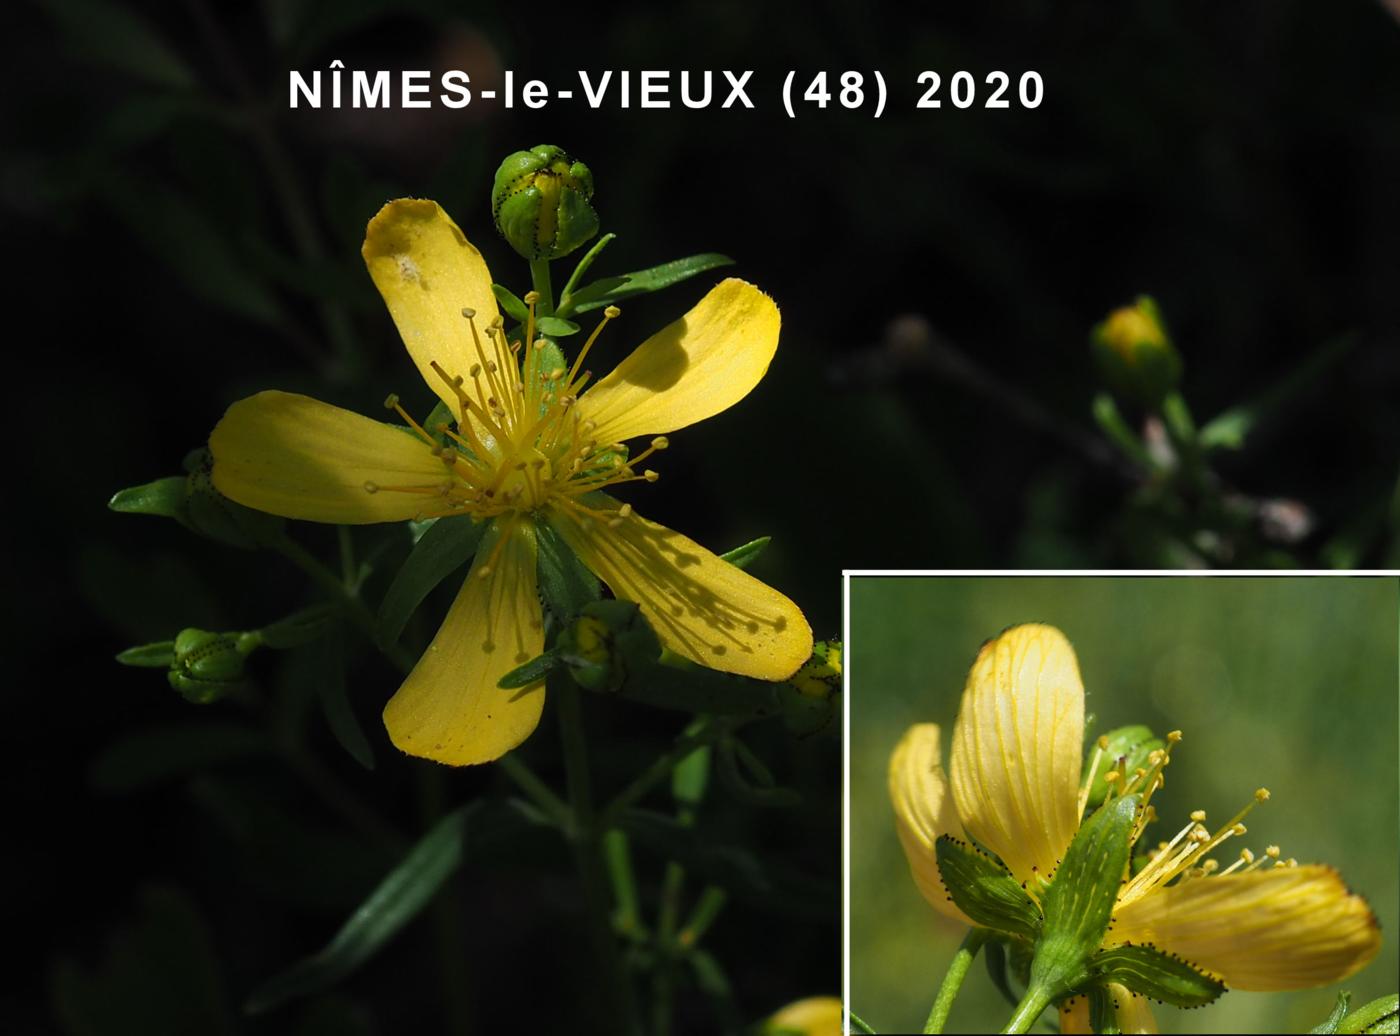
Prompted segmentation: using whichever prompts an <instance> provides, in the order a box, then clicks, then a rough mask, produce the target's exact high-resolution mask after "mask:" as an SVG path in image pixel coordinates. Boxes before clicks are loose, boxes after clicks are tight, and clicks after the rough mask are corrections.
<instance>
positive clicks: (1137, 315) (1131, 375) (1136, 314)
mask: <svg viewBox="0 0 1400 1036" xmlns="http://www.w3.org/2000/svg"><path fill="white" fill-rule="evenodd" d="M1090 343H1091V344H1092V347H1093V350H1094V358H1095V360H1096V361H1097V363H1098V366H1099V372H1100V374H1101V375H1102V376H1103V379H1104V381H1105V382H1106V383H1107V385H1108V387H1109V388H1110V389H1112V390H1113V392H1115V393H1116V394H1118V395H1120V396H1123V397H1124V398H1127V399H1131V400H1133V401H1135V402H1138V403H1141V404H1142V405H1144V406H1147V407H1150V408H1152V409H1156V408H1158V407H1160V406H1161V405H1162V400H1163V398H1165V397H1166V395H1167V393H1169V392H1171V391H1172V390H1173V389H1175V388H1176V386H1177V383H1178V382H1179V381H1180V380H1181V357H1180V356H1179V355H1178V354H1177V351H1176V347H1175V346H1173V345H1172V342H1171V339H1170V338H1169V337H1168V336H1167V329H1166V327H1165V326H1163V324H1162V314H1161V311H1160V310H1159V309H1158V308H1157V303H1156V302H1155V301H1153V300H1152V298H1151V297H1150V296H1148V295H1139V296H1138V299H1137V302H1135V303H1134V304H1133V305H1131V306H1124V307H1123V308H1122V309H1116V310H1114V311H1113V312H1112V313H1110V314H1109V315H1108V319H1106V320H1105V321H1104V322H1103V323H1101V324H1099V325H1098V326H1097V327H1095V328H1094V330H1093V332H1092V333H1091V335H1090Z"/></svg>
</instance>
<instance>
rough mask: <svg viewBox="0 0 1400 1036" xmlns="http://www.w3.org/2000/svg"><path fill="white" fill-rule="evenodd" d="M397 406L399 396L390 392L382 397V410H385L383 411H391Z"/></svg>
mask: <svg viewBox="0 0 1400 1036" xmlns="http://www.w3.org/2000/svg"><path fill="white" fill-rule="evenodd" d="M398 405H399V394H398V393H397V392H390V393H389V394H388V395H387V396H385V397H384V409H385V410H393V409H394V408H395V407H397V406H398Z"/></svg>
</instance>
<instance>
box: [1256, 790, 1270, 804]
mask: <svg viewBox="0 0 1400 1036" xmlns="http://www.w3.org/2000/svg"><path fill="white" fill-rule="evenodd" d="M1254 798H1255V800H1256V801H1258V802H1268V801H1269V789H1268V788H1259V789H1257V790H1256V791H1255V792H1254Z"/></svg>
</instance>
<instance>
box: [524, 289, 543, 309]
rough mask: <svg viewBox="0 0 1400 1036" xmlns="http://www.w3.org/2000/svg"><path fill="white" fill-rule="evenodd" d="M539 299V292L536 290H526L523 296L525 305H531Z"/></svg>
mask: <svg viewBox="0 0 1400 1036" xmlns="http://www.w3.org/2000/svg"><path fill="white" fill-rule="evenodd" d="M539 300H540V293H539V292H537V291H527V292H526V293H525V297H524V301H525V305H527V306H533V305H534V304H535V303H536V302H538V301H539Z"/></svg>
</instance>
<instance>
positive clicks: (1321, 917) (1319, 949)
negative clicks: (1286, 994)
mask: <svg viewBox="0 0 1400 1036" xmlns="http://www.w3.org/2000/svg"><path fill="white" fill-rule="evenodd" d="M1126 942H1133V943H1138V944H1142V943H1151V944H1153V945H1155V946H1156V947H1157V948H1158V949H1161V950H1165V951H1167V952H1170V953H1174V954H1176V955H1177V956H1179V957H1183V958H1185V959H1186V960H1188V961H1190V962H1191V963H1192V964H1194V965H1196V966H1197V967H1200V968H1204V969H1205V970H1206V971H1209V972H1212V973H1214V974H1215V975H1217V976H1219V977H1220V979H1221V980H1222V981H1223V982H1224V983H1225V984H1226V985H1227V986H1229V987H1230V988H1231V989H1245V990H1253V991H1258V992H1269V991H1276V990H1283V989H1306V988H1308V987H1311V986H1321V985H1327V984H1328V983H1331V982H1340V981H1341V980H1342V979H1344V978H1347V977H1349V976H1351V975H1354V974H1356V972H1358V971H1360V970H1361V969H1362V968H1363V967H1365V966H1366V965H1367V964H1368V963H1370V961H1371V959H1372V958H1374V957H1375V955H1376V954H1377V953H1378V952H1380V948H1381V931H1380V924H1379V922H1378V921H1377V920H1376V916H1375V914H1374V913H1372V911H1371V908H1370V906H1368V905H1367V903H1366V901H1365V900H1364V899H1362V898H1361V897H1360V896H1358V895H1356V894H1355V893H1353V892H1351V891H1350V890H1349V889H1348V888H1347V887H1346V885H1345V884H1344V883H1343V882H1342V878H1341V875H1340V874H1338V873H1337V871H1336V870H1334V869H1333V868H1331V867H1327V866H1324V865H1321V864H1311V865H1307V866H1300V867H1268V868H1265V869H1262V870H1257V871H1249V872H1246V873H1241V874H1226V875H1221V876H1213V877H1207V878H1201V879H1194V880H1191V881H1186V882H1181V883H1179V884H1176V885H1166V886H1163V887H1162V888H1158V889H1154V890H1153V891H1152V892H1149V893H1148V894H1147V895H1145V896H1143V897H1142V898H1141V899H1137V900H1134V901H1133V902H1131V903H1127V904H1125V905H1124V906H1122V907H1120V908H1119V909H1118V910H1116V911H1115V912H1114V915H1113V923H1112V926H1111V927H1110V928H1109V931H1108V935H1107V936H1106V938H1105V943H1106V944H1107V945H1113V946H1116V945H1121V944H1123V943H1126Z"/></svg>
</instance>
